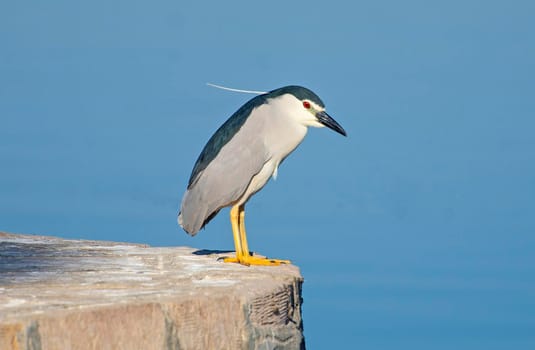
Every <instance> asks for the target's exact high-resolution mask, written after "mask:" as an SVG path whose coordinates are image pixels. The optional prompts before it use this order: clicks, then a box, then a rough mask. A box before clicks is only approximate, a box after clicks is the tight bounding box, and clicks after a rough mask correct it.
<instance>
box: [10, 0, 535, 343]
mask: <svg viewBox="0 0 535 350" xmlns="http://www.w3.org/2000/svg"><path fill="white" fill-rule="evenodd" d="M534 10H535V5H533V4H532V3H531V2H521V1H517V2H514V3H509V4H506V3H500V2H492V1H491V2H488V1H486V2H483V1H464V2H448V3H447V4H444V5H438V4H434V5H430V4H427V3H421V2H417V1H409V2H403V3H402V4H401V3H398V2H394V1H386V2H380V3H379V2H360V3H358V4H345V3H344V2H340V3H336V2H328V3H327V2H325V3H317V2H310V1H309V2H302V3H295V2H294V3H292V4H287V3H282V2H281V3H274V4H271V3H269V4H267V3H262V4H260V3H259V4H253V3H246V2H242V3H238V4H227V3H224V4H223V3H222V4H210V5H209V6H208V4H202V3H199V2H197V3H195V4H183V3H177V2H170V1H169V2H165V1H164V2H159V3H158V4H155V3H151V4H149V3H144V2H136V1H134V2H131V1H130V2H123V3H113V4H110V3H108V2H103V1H96V2H91V4H84V5H81V4H74V3H71V2H67V1H65V2H54V3H47V4H34V5H31V6H30V5H28V4H25V3H22V2H19V3H9V4H8V3H6V4H2V5H0V77H1V78H0V123H1V124H0V229H1V230H5V231H11V232H21V233H36V234H49V235H57V236H61V237H69V238H86V239H106V240H116V241H130V242H139V243H147V244H151V245H165V246H174V245H188V246H194V247H198V248H203V249H233V241H232V237H231V233H230V225H229V222H228V212H227V211H222V212H221V213H220V214H219V215H218V216H217V217H216V218H215V219H214V220H213V221H212V222H211V223H210V224H209V225H208V226H207V227H206V229H205V230H203V231H201V232H200V233H199V235H197V236H196V237H194V238H191V237H189V236H187V235H186V234H185V233H184V232H183V231H182V230H180V229H179V228H178V226H177V224H176V212H177V209H178V205H179V202H180V199H181V197H182V194H183V191H184V190H185V187H186V183H187V179H188V177H189V174H190V171H191V168H192V166H193V164H194V162H195V159H196V158H197V156H198V154H199V152H200V151H201V149H202V147H203V145H204V144H205V142H206V141H207V140H208V138H209V137H210V135H211V134H212V133H213V132H214V131H215V130H216V129H217V127H218V126H219V125H220V124H221V123H222V122H223V121H224V120H225V119H226V118H227V117H228V116H230V115H231V114H232V113H233V112H234V111H235V110H236V109H237V108H238V107H239V106H240V105H241V104H242V103H244V102H245V101H246V99H247V98H249V96H247V95H241V94H236V93H229V92H223V91H220V90H215V89H212V88H209V87H206V86H205V85H204V83H205V82H208V81H210V82H215V83H221V84H226V85H231V86H235V87H238V88H244V89H255V90H270V89H274V88H277V87H280V86H283V85H287V84H302V85H305V86H307V87H309V88H311V89H313V90H314V91H315V92H317V93H318V94H319V95H320V96H321V97H322V99H323V100H324V102H325V103H326V105H327V110H328V112H329V113H330V114H331V115H332V116H333V117H334V118H335V119H336V120H337V121H338V122H339V123H340V124H341V125H342V126H343V127H344V128H345V129H346V130H347V132H348V138H344V137H341V136H340V135H338V134H336V133H334V132H332V131H330V130H327V129H320V130H317V129H313V130H310V132H309V134H308V136H307V138H306V139H305V141H304V142H303V144H302V145H301V146H300V147H299V148H298V149H297V150H296V152H295V153H294V154H292V155H291V156H290V157H289V158H288V159H287V160H286V161H285V162H284V164H283V165H282V166H281V168H280V169H279V177H278V179H277V180H276V181H271V182H270V183H269V184H268V185H267V186H266V188H265V189H264V190H263V191H261V192H260V193H258V194H257V195H256V196H255V197H254V198H253V199H252V200H251V201H250V202H249V204H248V206H247V225H248V234H249V241H250V242H249V243H250V246H251V248H252V249H253V250H256V251H258V252H260V253H262V254H266V255H268V256H273V257H277V258H288V259H291V260H292V261H293V262H294V263H295V264H297V265H298V266H299V267H300V268H301V271H302V274H303V276H304V278H305V284H304V291H303V297H304V307H303V314H304V327H305V336H306V342H307V346H308V347H309V348H312V349H324V348H353V347H354V348H362V349H393V348H396V349H533V348H535V302H534V300H535V299H534V298H533V296H534V295H535V255H534V254H533V252H534V251H535V234H534V233H535V133H534V132H533V130H535V119H534V115H535V99H534V98H533V91H535V68H534V67H535V66H534V65H533V62H535V44H534V41H533V37H534V35H535V25H534V24H533V20H532V18H531V17H532V13H534Z"/></svg>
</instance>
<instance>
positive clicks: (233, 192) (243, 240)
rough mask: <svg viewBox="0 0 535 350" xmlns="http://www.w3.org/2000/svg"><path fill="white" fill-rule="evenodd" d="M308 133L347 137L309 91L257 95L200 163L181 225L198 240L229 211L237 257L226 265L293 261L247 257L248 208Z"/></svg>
mask: <svg viewBox="0 0 535 350" xmlns="http://www.w3.org/2000/svg"><path fill="white" fill-rule="evenodd" d="M308 127H327V128H330V129H332V130H334V131H335V132H337V133H339V134H341V135H343V136H347V133H346V131H345V130H344V128H342V126H340V124H338V122H336V121H335V120H334V119H333V118H332V117H331V116H329V114H327V112H326V111H325V104H324V103H323V102H322V100H321V99H320V98H319V97H318V95H316V94H315V93H314V92H312V91H311V90H309V89H308V88H305V87H302V86H298V85H290V86H285V87H281V88H278V89H275V90H272V91H269V92H266V93H261V94H258V95H257V96H255V97H253V98H252V99H250V100H249V101H248V102H246V103H245V104H244V105H243V106H242V107H240V108H239V109H238V110H237V111H236V112H235V113H234V114H232V115H231V116H230V118H229V119H228V120H227V121H225V122H224V123H223V124H222V125H221V127H219V128H218V129H217V130H216V132H215V133H214V134H213V135H212V137H211V138H210V139H209V140H208V143H207V144H206V145H205V146H204V148H203V150H202V152H201V154H200V155H199V157H198V158H197V161H196V162H195V165H194V166H193V170H192V172H191V176H190V178H189V181H188V185H187V189H186V192H185V193H184V196H183V197H182V202H181V204H180V211H179V213H178V223H179V225H180V226H181V227H182V228H183V229H184V231H186V233H188V234H190V235H191V236H194V235H195V234H197V233H198V232H199V230H200V229H201V228H203V227H204V226H205V225H206V224H207V223H208V222H209V221H210V220H211V219H213V218H214V217H215V216H216V215H217V213H218V212H219V211H220V210H221V209H223V208H225V207H230V208H231V209H230V222H231V227H232V233H233V237H234V245H235V249H236V256H235V257H233V256H231V257H225V258H224V259H223V261H224V262H229V263H239V264H242V265H247V266H249V265H262V266H276V265H281V264H289V263H290V261H289V260H281V259H270V258H265V257H261V256H258V255H253V254H251V252H250V251H249V246H248V244H247V237H246V231H245V204H246V203H247V201H248V200H249V199H250V198H251V197H252V196H253V195H254V194H255V193H257V192H258V191H260V190H261V189H262V188H263V187H264V186H265V185H266V183H267V182H268V181H269V179H270V178H272V177H273V178H274V179H275V178H276V177H277V173H278V168H279V166H280V164H281V163H282V162H283V161H284V160H285V159H286V157H287V156H288V155H289V154H290V153H291V152H292V151H293V150H295V148H296V147H297V146H298V145H299V144H300V143H301V142H302V141H303V139H304V137H305V135H306V133H307V130H308Z"/></svg>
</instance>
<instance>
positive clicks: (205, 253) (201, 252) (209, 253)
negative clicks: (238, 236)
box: [192, 249, 234, 255]
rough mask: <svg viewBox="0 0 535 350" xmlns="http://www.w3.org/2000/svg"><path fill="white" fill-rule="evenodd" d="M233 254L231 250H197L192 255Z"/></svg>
mask: <svg viewBox="0 0 535 350" xmlns="http://www.w3.org/2000/svg"><path fill="white" fill-rule="evenodd" d="M229 253H234V251H233V250H211V249H199V250H196V251H194V252H193V253H192V254H194V255H212V254H229Z"/></svg>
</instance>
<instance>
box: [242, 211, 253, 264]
mask: <svg viewBox="0 0 535 350" xmlns="http://www.w3.org/2000/svg"><path fill="white" fill-rule="evenodd" d="M239 214H240V221H239V228H240V242H241V248H242V252H243V255H244V256H250V255H251V253H249V245H248V244H247V235H246V234H245V204H242V205H240V208H239Z"/></svg>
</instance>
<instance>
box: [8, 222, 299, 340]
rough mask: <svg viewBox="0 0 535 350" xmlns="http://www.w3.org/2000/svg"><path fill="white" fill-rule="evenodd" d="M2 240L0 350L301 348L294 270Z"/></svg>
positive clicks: (178, 250)
mask: <svg viewBox="0 0 535 350" xmlns="http://www.w3.org/2000/svg"><path fill="white" fill-rule="evenodd" d="M221 256H225V254H223V253H217V252H210V251H199V250H195V249H192V248H186V247H173V248H166V247H159V248H153V247H149V246H145V245H137V244H129V243H114V242H100V241H83V240H65V239H60V238H55V237H45V236H34V235H19V234H9V233H1V232H0V349H43V350H44V349H304V338H303V334H302V330H303V327H302V319H301V285H302V282H303V279H302V277H301V275H300V273H299V269H298V268H297V267H295V266H292V265H286V266H277V267H261V266H260V267H259V266H254V267H246V266H242V265H238V264H228V263H223V262H221V261H218V258H219V257H221Z"/></svg>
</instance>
